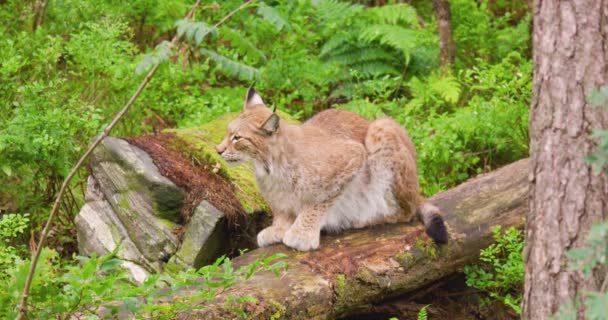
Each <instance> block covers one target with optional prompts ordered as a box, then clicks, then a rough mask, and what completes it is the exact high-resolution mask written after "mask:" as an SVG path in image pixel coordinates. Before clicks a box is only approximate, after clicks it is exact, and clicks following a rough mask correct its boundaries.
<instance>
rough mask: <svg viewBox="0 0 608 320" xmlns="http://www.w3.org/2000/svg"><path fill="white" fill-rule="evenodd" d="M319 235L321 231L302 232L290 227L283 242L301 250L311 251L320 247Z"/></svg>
mask: <svg viewBox="0 0 608 320" xmlns="http://www.w3.org/2000/svg"><path fill="white" fill-rule="evenodd" d="M319 237H320V234H319V232H302V230H298V229H296V228H290V229H289V230H287V232H286V233H285V236H284V237H283V243H284V244H285V245H286V246H288V247H290V248H294V249H296V250H299V251H310V250H315V249H316V248H318V247H319Z"/></svg>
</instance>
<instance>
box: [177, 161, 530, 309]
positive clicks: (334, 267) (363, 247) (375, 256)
mask: <svg viewBox="0 0 608 320" xmlns="http://www.w3.org/2000/svg"><path fill="white" fill-rule="evenodd" d="M528 165H529V161H528V160H521V161H518V162H516V163H514V164H511V165H509V166H506V167H504V168H502V169H499V170H496V171H494V172H492V173H488V174H485V175H482V176H479V177H477V178H474V179H471V180H470V181H468V182H466V183H464V184H462V185H460V186H458V187H456V188H453V189H451V190H448V191H445V192H442V193H440V194H438V195H436V196H434V197H433V198H431V201H432V202H433V203H434V204H436V205H437V206H438V207H439V208H441V209H442V211H443V212H444V217H445V221H446V224H447V225H448V229H449V231H450V237H451V239H450V243H449V244H448V245H446V246H442V247H436V246H435V245H434V244H433V243H432V241H431V240H430V239H429V238H428V237H427V236H426V234H425V233H424V230H423V227H422V226H421V225H419V224H417V225H405V224H393V225H384V226H378V227H374V228H367V229H362V230H353V231H349V232H345V233H341V234H338V235H323V236H322V238H321V246H320V249H318V250H316V251H313V252H305V253H303V252H296V251H293V250H290V249H289V248H287V247H285V246H283V245H275V246H271V247H267V248H261V249H257V250H254V251H251V252H249V253H247V254H245V255H243V256H241V257H239V258H237V259H235V260H234V264H235V265H243V264H247V263H250V262H251V261H253V260H255V259H256V258H258V257H260V256H268V255H270V254H273V253H277V252H282V253H285V254H286V255H287V256H288V257H287V258H286V260H285V261H286V262H287V263H288V265H289V269H288V270H287V271H285V272H284V273H283V274H282V275H281V276H280V277H276V276H275V275H274V274H272V273H258V274H256V275H254V276H253V277H252V278H250V279H249V280H247V281H245V282H243V283H239V284H237V285H235V286H234V287H232V288H230V289H228V290H226V291H225V292H224V293H222V294H221V295H220V296H219V297H217V298H216V300H214V301H212V302H211V303H210V304H209V305H207V306H206V307H205V308H204V309H203V310H188V311H183V312H182V313H181V314H179V318H181V319H198V318H205V319H227V318H234V317H235V316H234V315H233V314H231V313H230V311H229V310H227V309H226V304H225V301H226V299H227V297H228V296H229V295H237V296H244V295H249V296H253V297H255V298H256V299H257V300H258V302H257V303H250V304H247V305H246V306H245V309H246V311H247V312H248V318H253V319H268V318H269V317H270V316H271V315H275V316H276V315H279V316H280V317H281V318H288V319H334V318H339V317H343V316H348V315H353V314H357V313H358V312H363V311H366V310H370V308H371V306H372V304H373V303H377V302H380V301H383V300H385V299H388V298H391V297H395V296H399V295H403V294H405V293H408V292H412V291H415V290H416V289H417V288H420V287H423V286H425V285H427V284H429V283H431V282H433V281H436V280H438V279H440V278H442V277H445V276H447V275H450V274H452V273H455V272H457V271H459V270H461V269H462V267H463V266H464V265H466V264H470V263H472V262H474V261H476V260H477V258H478V256H479V250H480V249H482V248H485V247H487V246H488V245H489V244H491V243H492V241H493V240H492V235H491V229H492V228H493V227H494V226H497V225H501V226H503V227H510V226H515V227H517V228H523V226H524V212H525V210H526V203H527V191H528V189H527V188H528V181H527V174H528V171H529V168H528ZM193 290H195V289H193ZM182 294H185V295H187V294H188V292H187V291H186V292H183V293H182Z"/></svg>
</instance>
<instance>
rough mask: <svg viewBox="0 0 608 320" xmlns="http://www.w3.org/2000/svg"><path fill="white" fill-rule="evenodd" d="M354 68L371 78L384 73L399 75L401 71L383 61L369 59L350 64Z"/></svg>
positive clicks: (360, 73)
mask: <svg viewBox="0 0 608 320" xmlns="http://www.w3.org/2000/svg"><path fill="white" fill-rule="evenodd" d="M350 68H352V69H353V70H355V71H356V72H357V73H358V74H359V75H361V76H363V77H365V78H369V77H374V76H382V75H387V74H390V75H399V74H400V73H399V71H398V70H397V69H395V67H393V66H391V65H390V64H387V63H385V62H383V61H368V62H363V63H357V64H354V65H352V66H350Z"/></svg>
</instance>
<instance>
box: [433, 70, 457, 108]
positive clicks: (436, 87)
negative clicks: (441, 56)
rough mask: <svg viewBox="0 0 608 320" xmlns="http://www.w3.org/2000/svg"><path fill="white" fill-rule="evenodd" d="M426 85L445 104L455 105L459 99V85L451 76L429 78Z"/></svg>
mask: <svg viewBox="0 0 608 320" xmlns="http://www.w3.org/2000/svg"><path fill="white" fill-rule="evenodd" d="M428 85H429V86H430V87H431V89H432V90H433V91H434V92H436V93H437V94H439V95H440V96H441V98H443V100H445V101H447V102H450V103H456V102H458V99H459V98H460V83H459V82H458V80H457V79H456V78H455V77H454V76H452V75H448V76H443V77H429V83H428Z"/></svg>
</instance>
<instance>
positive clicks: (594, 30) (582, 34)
mask: <svg viewBox="0 0 608 320" xmlns="http://www.w3.org/2000/svg"><path fill="white" fill-rule="evenodd" d="M533 33H534V39H533V41H534V65H535V66H534V100H533V102H532V108H531V113H530V137H531V142H530V153H531V160H532V164H531V173H530V178H531V186H530V202H529V208H530V209H529V211H528V225H527V230H526V249H525V252H524V260H525V263H526V275H525V288H524V307H523V317H522V318H523V319H547V318H549V316H551V315H552V314H554V313H555V312H556V311H557V310H558V309H559V307H560V306H561V305H564V304H566V303H567V302H568V301H571V300H572V299H573V298H574V297H575V296H576V295H577V294H579V293H581V292H583V291H585V290H597V289H598V287H599V284H600V281H601V280H602V279H600V276H599V275H595V276H592V277H590V278H584V277H582V275H581V274H580V273H578V272H574V271H571V270H568V267H567V266H566V264H565V257H564V254H565V252H566V251H568V250H569V249H571V248H575V247H579V246H580V245H581V244H583V242H584V239H585V236H586V234H587V230H589V227H590V225H591V224H592V223H594V222H598V221H600V220H603V219H605V218H606V215H607V210H606V209H607V205H608V183H607V180H606V176H605V175H603V174H599V175H598V174H593V172H592V168H591V166H590V165H589V164H588V163H586V162H585V160H584V157H585V156H586V155H588V154H590V153H592V152H593V151H594V148H595V145H596V143H595V142H594V141H593V140H592V139H590V134H591V133H592V131H593V130H594V129H600V128H606V127H608V114H607V112H606V111H605V109H602V108H594V107H591V106H590V105H589V104H587V103H586V97H587V96H588V95H589V94H590V93H591V92H592V91H593V90H594V89H597V88H598V87H599V86H600V85H603V84H606V83H607V81H608V54H607V53H608V1H606V0H603V1H596V0H584V1H555V0H554V1H547V0H539V1H536V2H535V6H534V31H533ZM579 316H582V314H579Z"/></svg>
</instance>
